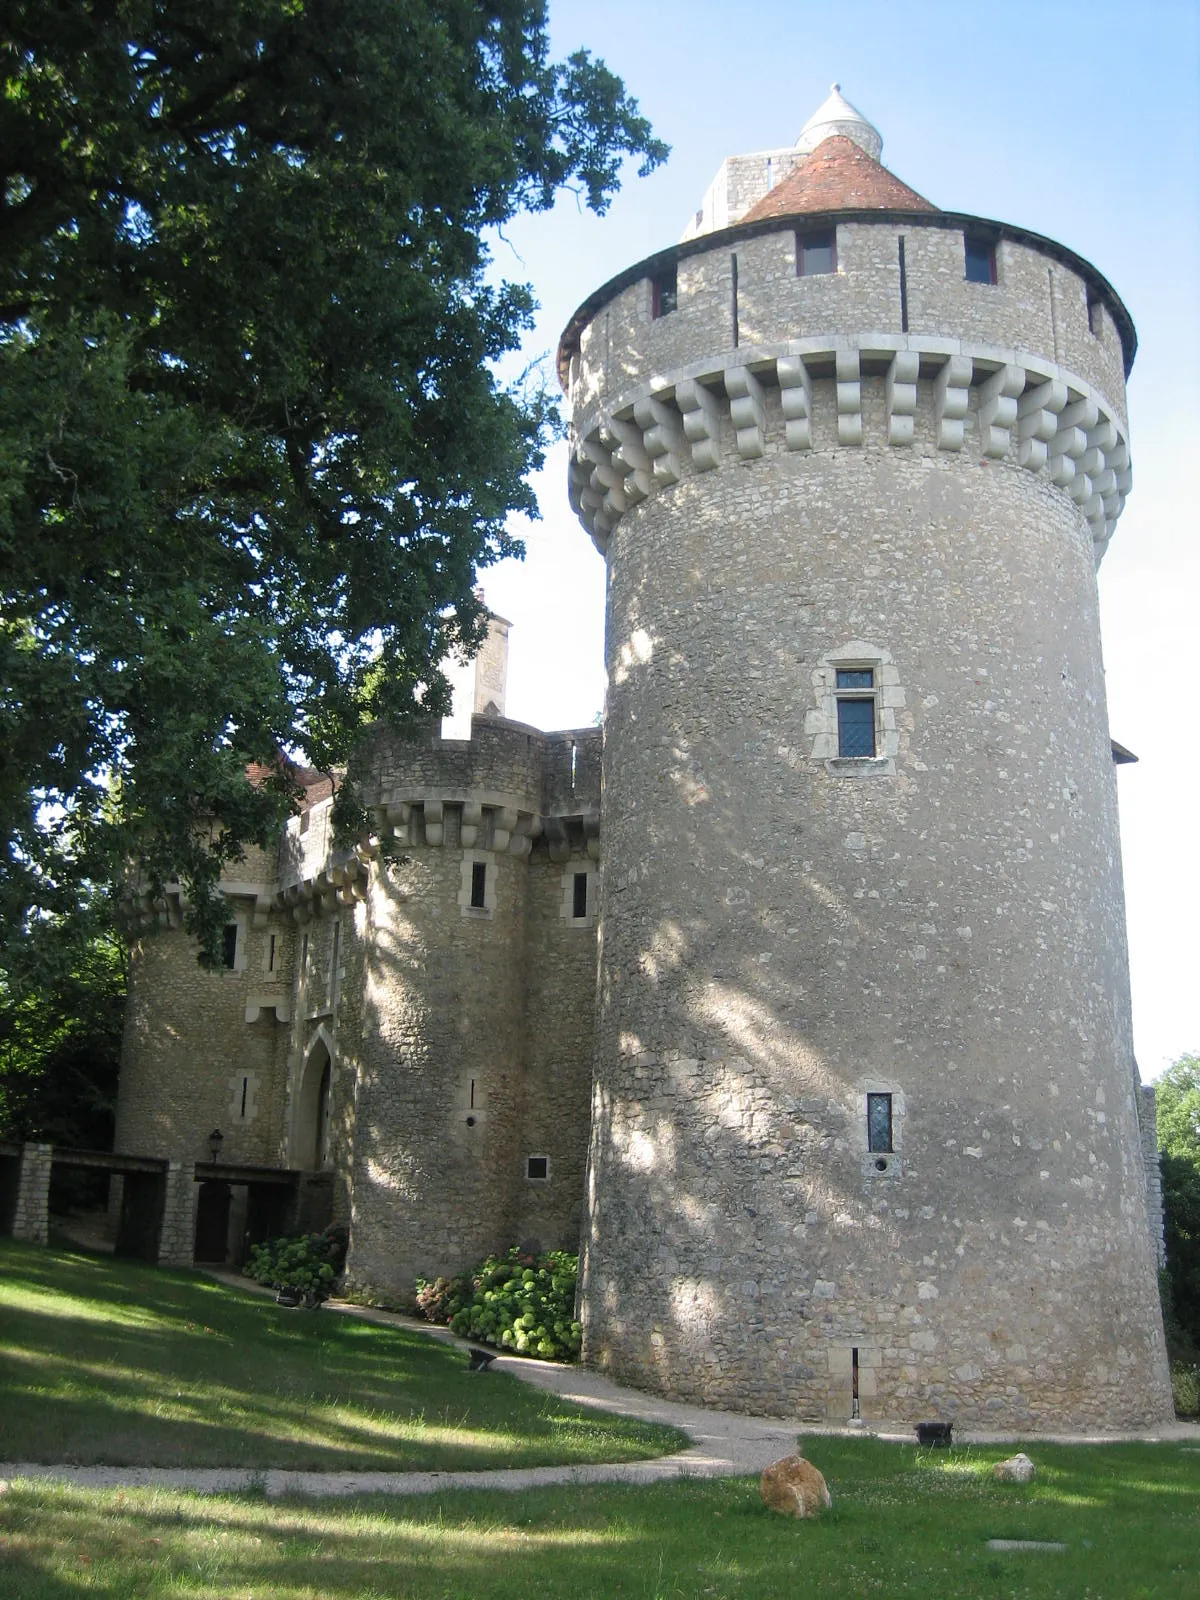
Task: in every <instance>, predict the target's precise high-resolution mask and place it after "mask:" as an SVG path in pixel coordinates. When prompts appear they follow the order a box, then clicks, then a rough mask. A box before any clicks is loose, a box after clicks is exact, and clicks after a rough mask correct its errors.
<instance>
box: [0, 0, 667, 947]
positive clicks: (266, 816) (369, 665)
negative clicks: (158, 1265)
mask: <svg viewBox="0 0 1200 1600" xmlns="http://www.w3.org/2000/svg"><path fill="white" fill-rule="evenodd" d="M4 30H5V31H4V36H3V38H0V66H2V70H3V77H4V95H3V97H0V164H2V166H3V183H2V184H0V573H2V576H3V590H2V594H0V602H2V620H0V738H2V740H3V745H4V748H5V750H6V752H7V759H6V762H5V764H4V766H3V768H2V769H0V825H2V826H3V830H4V840H5V845H6V848H5V851H4V852H3V859H0V918H2V919H3V925H4V927H5V929H6V931H7V933H8V935H9V936H10V937H11V935H12V934H13V932H14V931H16V930H27V929H28V928H29V927H30V925H31V922H30V919H31V917H37V916H39V915H49V916H51V917H62V916H64V915H67V914H69V910H70V906H71V904H72V902H73V901H74V899H75V898H76V897H77V895H78V893H79V886H80V884H81V883H87V882H92V883H104V882H107V881H109V880H110V879H111V878H112V877H113V876H114V875H117V874H118V873H119V872H120V870H121V868H122V866H123V864H125V863H127V862H129V861H131V860H136V861H137V862H138V863H139V869H140V871H141V872H142V873H143V874H144V875H145V876H146V877H147V878H148V879H149V881H150V883H151V884H152V885H155V886H161V885H162V884H163V883H164V882H166V881H167V880H169V879H171V878H174V877H176V876H178V877H180V878H181V879H182V880H183V882H184V884H185V886H186V888H187V892H188V898H189V911H188V923H189V926H190V928H191V929H192V931H193V932H195V933H197V934H198V935H200V937H201V940H202V944H203V945H204V947H205V948H206V949H207V950H208V951H209V953H210V955H212V954H213V953H214V952H215V946H216V939H217V937H218V930H219V926H220V922H221V913H220V908H219V905H218V903H217V897H216V895H215V885H216V882H217V879H218V877H219V875H220V871H221V867H222V865H223V864H224V863H225V862H227V861H229V860H230V859H235V858H236V857H237V856H238V854H239V853H240V851H241V850H242V849H243V847H244V846H245V844H247V843H248V842H251V841H257V842H266V840H267V839H268V838H269V837H270V835H271V833H272V832H273V830H274V829H275V828H276V827H277V826H278V824H279V822H280V820H281V818H282V816H283V815H284V813H285V812H286V809H287V807H288V806H289V805H290V804H291V803H292V792H291V784H290V780H289V777H288V769H287V766H286V764H285V763H283V762H282V761H281V760H280V758H279V752H280V751H281V750H286V749H294V748H296V747H302V748H303V750H304V752H305V753H306V755H307V758H308V759H309V760H310V761H311V762H313V763H315V764H316V765H317V766H319V767H320V768H321V769H322V770H331V769H333V768H334V767H340V766H342V765H343V764H345V763H348V762H351V758H352V751H353V748H354V742H355V737H356V734H357V733H358V731H359V730H360V729H361V727H362V726H363V724H364V722H366V721H368V720H370V719H372V718H382V719H386V720H388V721H390V722H392V723H394V724H398V725H404V724H406V723H408V722H411V721H412V720H413V719H414V718H416V717H418V716H421V715H430V714H433V713H436V712H438V711H440V710H442V709H444V708H445V706H446V703H447V692H448V691H447V686H446V683H445V680H444V679H443V677H442V675H441V673H440V670H439V663H440V662H441V661H442V660H443V658H444V657H445V655H446V653H447V652H448V651H449V650H450V649H452V648H455V647H460V646H461V647H465V648H468V649H469V648H471V647H472V646H473V645H474V644H476V643H477V642H478V640H479V637H480V629H481V608H480V604H479V602H478V600H477V599H476V597H475V594H474V582H475V577H476V574H477V572H478V570H479V569H480V568H481V567H483V566H486V565H487V564H488V563H489V562H492V561H495V560H496V559H498V558H499V557H500V556H502V555H505V554H508V553H511V552H513V551H514V550H515V549H516V548H517V546H516V544H515V541H514V540H513V539H512V537H511V535H510V534H509V533H508V532H507V529H506V519H507V518H508V517H509V515H510V514H511V513H513V512H515V511H526V512H533V511H534V509H535V508H534V503H533V499H532V494H531V491H530V489H529V487H528V482H527V478H528V474H529V473H530V471H531V470H532V469H534V468H535V467H536V466H537V465H538V464H539V463H540V461H541V451H542V448H543V445H544V443H545V441H546V439H547V436H548V431H549V430H550V429H552V427H553V425H554V413H553V408H552V405H551V403H550V401H549V400H548V398H547V397H546V395H545V393H544V392H543V390H542V389H541V388H540V386H537V385H531V386H529V387H528V388H525V389H521V388H517V389H506V388H504V387H502V386H501V385H500V384H499V383H498V382H497V380H496V377H495V375H494V369H495V364H496V362H497V360H498V359H499V358H500V357H501V356H503V355H504V354H505V353H506V352H508V351H511V350H512V349H513V348H514V347H515V346H516V345H517V343H518V341H519V338H520V335H521V332H522V330H523V329H524V328H525V326H526V325H527V322H528V318H529V314H530V309H531V300H530V295H529V291H528V289H527V288H525V287H523V286H521V285H513V284H506V283H505V284H497V283H495V282H492V281H490V280H489V278H488V276H487V268H488V263H489V254H488V243H487V241H488V239H489V237H490V236H492V235H493V234H494V233H495V231H496V230H497V229H500V228H502V227H503V225H504V224H505V223H506V222H507V221H508V220H509V219H511V218H512V217H513V216H514V215H515V214H516V213H517V212H519V211H521V210H524V209H534V210H537V209H543V208H545V207H548V206H549V205H550V204H551V203H552V202H553V200H554V198H555V195H556V193H557V192H558V191H559V190H560V189H561V188H562V187H563V186H564V185H570V186H575V187H577V188H578V189H579V190H580V191H581V192H582V194H583V196H584V198H585V199H586V202H587V204H588V205H590V206H591V207H592V208H593V209H595V210H597V211H603V209H604V208H605V206H606V204H607V203H608V199H609V197H610V196H611V194H612V192H613V190H614V188H615V186H616V183H617V178H618V175H619V171H620V167H621V163H622V161H623V159H624V158H625V157H626V156H630V155H632V156H634V157H637V158H640V163H641V167H640V170H641V171H643V172H645V171H648V170H650V168H652V167H653V166H654V165H656V164H657V163H658V162H659V161H661V160H662V159H663V157H664V156H665V154H666V150H665V146H663V145H662V144H661V143H659V142H658V141H657V140H655V139H654V138H653V137H652V136H651V134H650V130H649V127H648V124H647V123H646V122H645V120H644V119H643V118H642V117H641V116H640V115H639V114H638V110H637V106H636V104H635V103H634V102H633V101H632V100H630V99H629V98H628V97H627V96H626V94H625V92H624V89H623V86H622V85H621V83H620V81H619V80H618V79H616V78H615V77H614V76H613V75H612V74H611V73H610V72H609V71H608V70H607V69H606V68H605V67H604V65H603V64H602V63H600V62H597V61H594V60H592V59H591V58H590V57H589V56H588V54H587V53H586V52H582V51H581V52H579V53H577V54H575V55H572V56H571V57H570V59H569V60H567V61H566V62H564V63H554V62H551V61H550V60H549V57H548V45H547V38H546V9H545V4H544V3H543V0H171V3H170V4H168V3H166V0H36V3H33V0H10V4H9V5H8V6H7V7H6V16H5V23H4ZM252 764H257V769H256V770H257V777H256V780H255V781H253V782H251V781H249V780H248V778H247V771H248V769H250V768H251V767H252ZM340 808H341V814H342V816H343V818H347V817H352V816H353V814H354V793H353V768H352V765H351V770H350V779H349V780H348V781H347V782H346V784H345V785H344V788H343V793H342V795H341V799H340Z"/></svg>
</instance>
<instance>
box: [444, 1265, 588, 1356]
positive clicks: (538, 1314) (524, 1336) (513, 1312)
mask: <svg viewBox="0 0 1200 1600" xmlns="http://www.w3.org/2000/svg"><path fill="white" fill-rule="evenodd" d="M578 1271H579V1260H578V1257H576V1256H573V1255H571V1254H570V1253H569V1252H567V1251H566V1250H548V1251H546V1252H544V1253H543V1254H540V1255H531V1254H529V1253H527V1252H523V1251H521V1250H519V1249H516V1248H515V1247H514V1248H513V1249H512V1250H509V1251H507V1252H506V1254H504V1255H502V1256H489V1257H488V1258H487V1260H486V1261H484V1262H481V1263H480V1265H479V1266H478V1267H476V1269H475V1271H474V1272H472V1273H464V1274H463V1276H462V1277H459V1278H449V1279H447V1278H437V1279H435V1280H434V1281H433V1282H432V1283H427V1282H425V1281H424V1280H420V1281H418V1283H417V1304H418V1305H419V1306H420V1308H421V1310H422V1311H423V1312H424V1313H425V1315H426V1317H428V1318H429V1320H430V1321H431V1322H447V1323H449V1325H450V1328H451V1329H452V1331H453V1332H455V1333H457V1334H458V1335H459V1336H460V1337H461V1338H464V1339H475V1340H478V1341H479V1343H481V1344H491V1345H496V1346H498V1347H499V1348H500V1349H501V1350H511V1351H513V1352H514V1353H515V1354H517V1355H522V1356H540V1357H541V1358H542V1359H543V1360H545V1361H577V1360H578V1359H579V1347H580V1343H581V1338H582V1330H581V1329H580V1326H579V1323H578V1322H576V1321H575V1280H576V1277H577V1275H578Z"/></svg>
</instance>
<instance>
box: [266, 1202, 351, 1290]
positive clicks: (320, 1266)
mask: <svg viewBox="0 0 1200 1600" xmlns="http://www.w3.org/2000/svg"><path fill="white" fill-rule="evenodd" d="M348 1242H349V1236H348V1234H347V1231H346V1229H345V1227H344V1226H343V1225H342V1224H341V1223H339V1222H333V1223H330V1225H329V1226H328V1227H327V1228H325V1229H323V1230H322V1231H321V1232H320V1233H305V1234H300V1235H298V1236H295V1237H292V1238H282V1239H269V1240H267V1241H266V1243H265V1244H255V1245H251V1247H250V1259H249V1260H248V1261H247V1262H246V1265H245V1266H244V1267H243V1268H242V1271H243V1273H244V1274H245V1275H246V1277H248V1278H253V1279H254V1281H255V1282H256V1283H266V1284H269V1285H270V1287H271V1288H272V1289H275V1290H276V1291H283V1292H284V1293H285V1294H288V1293H290V1294H295V1295H296V1296H298V1297H299V1298H300V1299H301V1300H303V1302H304V1304H305V1305H308V1306H319V1305H320V1304H321V1302H322V1300H328V1298H329V1296H330V1293H331V1291H332V1289H333V1284H334V1280H335V1279H336V1278H337V1276H338V1274H339V1273H340V1272H341V1270H342V1267H343V1265H344V1264H345V1260H346V1246H347V1243H348Z"/></svg>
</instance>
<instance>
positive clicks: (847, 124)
mask: <svg viewBox="0 0 1200 1600" xmlns="http://www.w3.org/2000/svg"><path fill="white" fill-rule="evenodd" d="M834 134H841V135H842V137H843V138H846V139H853V141H854V143H855V144H856V145H857V146H858V147H859V149H860V150H865V151H866V152H867V154H868V155H869V156H870V157H871V159H872V161H878V160H879V157H880V155H881V154H882V152H883V135H882V134H881V133H880V131H879V129H878V128H877V127H876V126H875V125H874V123H872V122H868V121H867V119H866V117H864V116H863V114H862V112H861V111H860V110H859V109H858V107H857V106H852V105H851V104H850V102H849V100H847V99H846V98H845V96H844V95H843V94H842V86H841V84H840V83H831V84H830V86H829V98H828V99H827V100H826V101H825V102H824V104H823V105H820V106H818V107H817V109H816V110H815V111H814V112H813V114H812V116H811V117H809V119H808V121H807V122H806V123H805V124H804V126H803V127H802V128H801V130H800V137H799V138H798V139H797V140H796V149H797V150H802V151H803V152H804V153H805V155H807V154H808V153H809V152H810V151H812V150H815V149H816V148H817V146H818V145H819V144H822V143H824V141H825V140H826V139H829V138H831V137H832V136H833V135H834Z"/></svg>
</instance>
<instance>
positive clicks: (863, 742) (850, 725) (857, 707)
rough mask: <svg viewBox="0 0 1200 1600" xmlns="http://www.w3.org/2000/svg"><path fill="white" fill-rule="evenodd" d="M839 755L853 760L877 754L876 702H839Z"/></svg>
mask: <svg viewBox="0 0 1200 1600" xmlns="http://www.w3.org/2000/svg"><path fill="white" fill-rule="evenodd" d="M837 724H838V755H839V756H844V757H846V758H847V759H850V760H853V759H855V758H858V757H867V758H870V757H872V756H874V754H875V702H874V700H850V699H846V700H839V701H838V703H837Z"/></svg>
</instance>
